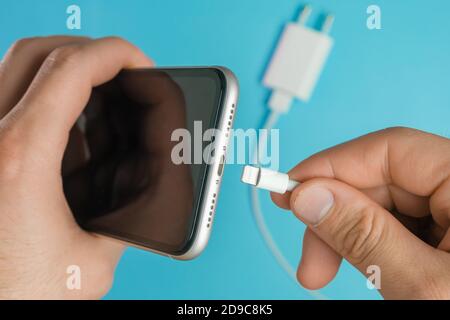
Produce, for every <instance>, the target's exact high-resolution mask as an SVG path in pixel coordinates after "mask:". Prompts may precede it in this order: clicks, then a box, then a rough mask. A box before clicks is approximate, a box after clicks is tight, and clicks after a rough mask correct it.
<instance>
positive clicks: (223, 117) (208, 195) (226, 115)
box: [96, 66, 239, 260]
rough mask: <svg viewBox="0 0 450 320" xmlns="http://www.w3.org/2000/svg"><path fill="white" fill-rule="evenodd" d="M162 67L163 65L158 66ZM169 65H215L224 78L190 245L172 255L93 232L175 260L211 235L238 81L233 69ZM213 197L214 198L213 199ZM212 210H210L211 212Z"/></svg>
mask: <svg viewBox="0 0 450 320" xmlns="http://www.w3.org/2000/svg"><path fill="white" fill-rule="evenodd" d="M161 68H164V67H161ZM169 68H170V69H205V68H209V69H216V70H219V71H221V72H222V74H223V76H224V78H225V83H226V85H225V92H224V94H223V97H222V108H221V114H220V115H219V117H218V120H217V126H216V129H219V130H220V132H221V134H220V136H216V137H215V143H216V145H215V150H216V152H219V156H216V157H214V161H213V163H212V164H208V166H209V168H208V173H207V175H206V178H205V181H204V185H203V190H202V192H203V195H202V197H201V199H202V200H201V203H200V205H199V206H198V211H197V221H196V226H195V230H194V235H193V236H192V240H191V242H192V244H191V246H190V247H189V249H188V250H187V251H186V252H184V253H183V254H180V255H173V254H169V253H167V252H163V251H159V250H156V249H152V248H149V247H146V246H143V245H139V244H136V243H133V242H129V241H126V240H123V239H120V238H115V237H113V236H110V235H106V234H102V233H96V234H97V235H98V236H100V237H102V238H105V239H110V240H113V241H116V242H120V243H122V244H124V245H126V246H130V247H135V248H138V249H142V250H145V251H150V252H153V253H156V254H159V255H163V256H167V257H169V258H172V259H176V260H192V259H194V258H196V257H198V256H199V255H200V254H201V253H202V252H203V250H204V249H205V248H206V245H207V244H208V241H209V238H210V236H211V231H212V226H213V223H214V217H215V213H216V207H217V201H218V196H219V192H220V186H221V183H222V177H223V171H224V169H225V163H224V162H222V161H224V160H225V159H226V152H227V149H228V144H229V141H230V136H231V129H232V128H233V123H234V118H235V115H236V108H237V102H238V97H239V84H238V80H237V78H236V76H235V75H234V73H233V72H232V71H231V70H230V69H228V68H226V67H222V66H195V67H169ZM220 166H222V169H221V171H222V172H221V173H220V174H219V172H218V171H219V167H220ZM213 199H214V201H213ZM210 213H211V214H210Z"/></svg>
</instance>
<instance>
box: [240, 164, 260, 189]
mask: <svg viewBox="0 0 450 320" xmlns="http://www.w3.org/2000/svg"><path fill="white" fill-rule="evenodd" d="M259 171H260V169H259V168H256V167H252V166H245V167H244V170H243V171H242V176H241V181H242V182H244V183H247V184H251V185H253V186H256V184H257V183H258V179H259Z"/></svg>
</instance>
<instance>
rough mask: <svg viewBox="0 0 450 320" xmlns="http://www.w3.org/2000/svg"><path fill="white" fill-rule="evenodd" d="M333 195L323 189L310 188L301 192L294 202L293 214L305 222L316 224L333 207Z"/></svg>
mask: <svg viewBox="0 0 450 320" xmlns="http://www.w3.org/2000/svg"><path fill="white" fill-rule="evenodd" d="M333 203H334V197H333V194H332V193H331V192H330V191H329V190H328V189H326V188H324V187H311V188H308V189H305V190H302V191H301V192H300V193H299V194H298V195H297V198H296V199H295V200H294V206H293V209H294V212H295V214H296V215H297V216H298V217H300V218H302V219H303V220H304V221H305V222H307V223H309V224H312V225H315V224H318V223H319V222H320V221H321V220H322V219H323V218H324V217H325V216H326V215H327V214H328V211H329V210H330V208H331V207H332V206H333Z"/></svg>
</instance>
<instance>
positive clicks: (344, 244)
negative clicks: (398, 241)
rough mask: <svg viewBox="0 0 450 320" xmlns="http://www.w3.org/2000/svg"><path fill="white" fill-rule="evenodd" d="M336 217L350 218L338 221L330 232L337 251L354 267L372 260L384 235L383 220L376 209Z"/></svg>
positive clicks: (369, 208)
mask: <svg viewBox="0 0 450 320" xmlns="http://www.w3.org/2000/svg"><path fill="white" fill-rule="evenodd" d="M338 215H340V216H346V217H350V218H346V219H343V220H342V221H340V223H338V224H337V227H335V228H334V230H333V232H332V236H333V238H334V241H335V243H337V244H338V246H339V247H338V251H339V252H340V253H341V254H342V255H343V256H344V257H345V258H347V260H348V261H349V262H350V263H352V264H353V265H355V266H359V265H363V264H365V263H366V262H368V261H369V260H373V259H372V255H374V254H375V253H376V252H378V251H379V250H377V249H378V247H379V245H380V244H381V243H382V237H383V233H384V228H383V219H382V217H381V216H380V215H379V214H377V212H376V209H375V208H372V207H366V208H363V209H362V210H358V211H357V210H355V212H347V213H346V214H339V213H338Z"/></svg>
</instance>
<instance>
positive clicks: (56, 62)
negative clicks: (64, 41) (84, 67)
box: [45, 45, 82, 69]
mask: <svg viewBox="0 0 450 320" xmlns="http://www.w3.org/2000/svg"><path fill="white" fill-rule="evenodd" d="M81 52H82V48H81V46H80V45H68V46H64V47H59V48H56V49H54V50H53V51H52V52H51V53H50V55H49V56H48V57H47V59H46V62H45V66H46V68H49V69H54V68H65V67H67V66H72V65H74V64H76V63H77V62H79V58H80V54H81Z"/></svg>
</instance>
